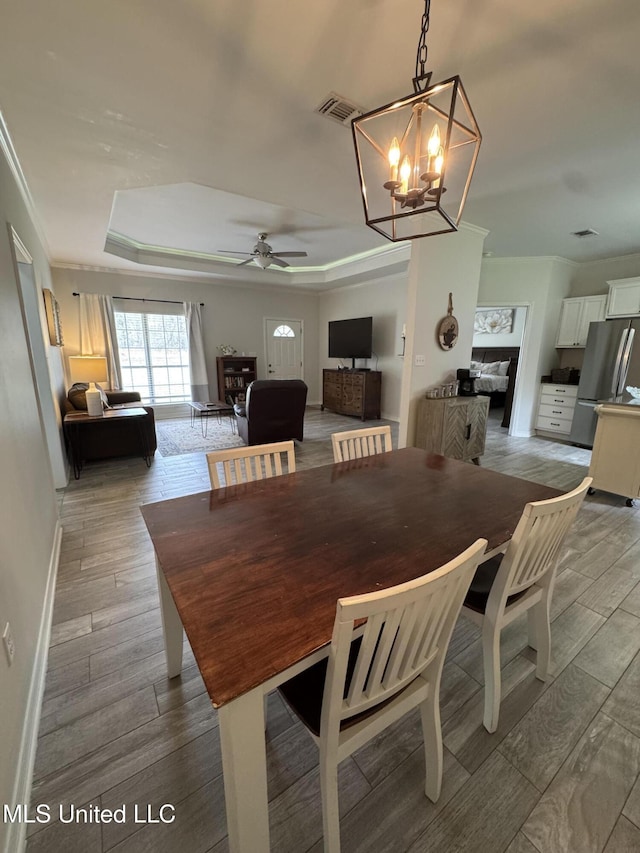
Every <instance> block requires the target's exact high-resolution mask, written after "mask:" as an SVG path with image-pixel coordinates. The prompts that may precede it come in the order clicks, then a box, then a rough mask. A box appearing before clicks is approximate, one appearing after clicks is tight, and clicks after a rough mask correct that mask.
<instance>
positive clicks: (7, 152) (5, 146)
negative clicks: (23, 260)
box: [0, 110, 51, 263]
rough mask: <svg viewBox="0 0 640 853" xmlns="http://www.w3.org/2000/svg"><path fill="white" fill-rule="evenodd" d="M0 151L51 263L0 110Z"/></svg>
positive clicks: (34, 208) (38, 219)
mask: <svg viewBox="0 0 640 853" xmlns="http://www.w3.org/2000/svg"><path fill="white" fill-rule="evenodd" d="M0 150H1V151H2V153H3V154H4V156H5V159H6V161H7V163H8V165H9V169H10V171H11V175H12V177H13V179H14V181H15V182H16V185H17V187H18V192H19V193H20V197H21V198H22V201H23V202H24V205H25V207H26V208H27V214H28V216H29V219H31V222H32V224H33V227H34V229H35V232H36V234H37V235H38V239H39V241H40V243H41V245H42V248H43V250H44V253H45V255H46V258H47V261H48V262H49V263H51V252H50V250H49V244H48V242H47V238H46V237H45V234H44V229H43V228H42V223H41V221H40V217H39V216H38V213H37V210H36V206H35V204H34V201H33V196H32V195H31V190H30V189H29V185H28V184H27V179H26V178H25V175H24V172H23V171H22V166H21V165H20V160H19V159H18V155H17V154H16V149H15V148H14V145H13V140H12V139H11V134H10V133H9V128H8V127H7V123H6V121H5V118H4V115H3V114H2V110H0ZM30 254H31V253H30Z"/></svg>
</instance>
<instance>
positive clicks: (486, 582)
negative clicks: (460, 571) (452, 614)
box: [464, 554, 526, 613]
mask: <svg viewBox="0 0 640 853" xmlns="http://www.w3.org/2000/svg"><path fill="white" fill-rule="evenodd" d="M502 556H503V555H502V554H498V555H497V556H496V557H493V559H491V560H487V562H486V563H480V565H479V566H478V568H477V569H476V573H475V575H474V576H473V580H472V581H471V586H470V587H469V591H468V592H467V595H466V598H465V600H464V606H465V607H468V608H469V609H470V610H475V611H476V613H484V612H485V610H486V609H487V601H488V599H489V593H490V592H491V587H492V586H493V582H494V580H495V579H496V575H497V574H498V569H499V568H500V564H501V563H502ZM525 592H526V589H525V590H523V591H522V592H516V593H515V595H510V596H509V597H508V598H507V606H509V604H513V602H514V601H517V600H518V599H519V598H521V597H522V596H523V595H524V594H525Z"/></svg>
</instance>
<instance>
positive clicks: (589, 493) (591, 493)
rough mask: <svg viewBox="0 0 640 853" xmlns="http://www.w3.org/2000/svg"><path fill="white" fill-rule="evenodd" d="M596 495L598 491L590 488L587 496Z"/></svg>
mask: <svg viewBox="0 0 640 853" xmlns="http://www.w3.org/2000/svg"><path fill="white" fill-rule="evenodd" d="M595 493H596V490H595V489H592V488H591V486H589V488H588V489H587V494H588V495H595Z"/></svg>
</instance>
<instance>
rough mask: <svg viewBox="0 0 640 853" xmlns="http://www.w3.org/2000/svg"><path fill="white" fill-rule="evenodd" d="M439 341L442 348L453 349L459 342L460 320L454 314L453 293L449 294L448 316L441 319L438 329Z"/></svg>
mask: <svg viewBox="0 0 640 853" xmlns="http://www.w3.org/2000/svg"><path fill="white" fill-rule="evenodd" d="M437 335H438V343H439V344H440V346H441V347H442V349H445V350H447V349H453V348H454V346H455V345H456V344H457V343H458V321H457V320H456V318H455V317H454V316H453V300H452V294H451V293H450V294H449V307H448V309H447V316H446V317H445V318H444V319H442V320H440V323H439V325H438V330H437Z"/></svg>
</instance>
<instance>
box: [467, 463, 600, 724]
mask: <svg viewBox="0 0 640 853" xmlns="http://www.w3.org/2000/svg"><path fill="white" fill-rule="evenodd" d="M590 485H591V477H585V478H584V480H583V481H582V482H581V483H580V485H579V486H578V487H577V488H576V489H573V491H571V492H567V493H566V494H564V495H560V496H559V497H557V498H551V499H549V500H546V501H535V502H533V503H528V504H527V505H526V506H525V508H524V512H523V513H522V516H521V518H520V521H519V522H518V526H517V527H516V529H515V531H514V533H513V536H512V538H511V540H510V542H509V544H508V546H507V548H506V550H505V552H504V554H498V555H497V556H496V557H493V558H492V559H490V560H488V561H487V562H485V563H481V565H480V566H479V567H478V570H477V572H476V574H475V577H474V578H473V580H472V581H471V586H470V587H469V592H468V593H467V596H466V598H465V601H464V604H463V606H462V612H463V614H464V615H465V616H467V617H468V618H469V619H471V620H472V621H473V622H475V623H476V624H478V625H480V627H481V628H482V656H483V663H484V719H483V722H484V727H485V728H486V730H487V731H488V732H495V730H496V729H497V727H498V717H499V714H500V694H501V672H500V633H501V631H502V629H503V628H504V627H505V625H508V624H509V623H510V622H513V620H514V619H516V618H517V617H518V616H520V615H521V614H522V613H524V612H525V611H527V616H528V620H529V621H528V630H529V645H530V646H531V647H532V648H534V649H536V677H537V678H539V679H540V680H541V681H546V680H547V676H548V672H549V663H550V659H551V626H550V622H549V608H550V605H551V596H552V593H553V584H554V581H555V574H556V567H557V564H558V556H559V552H560V547H561V545H562V543H563V541H564V538H565V536H566V534H567V533H568V531H569V528H570V527H571V525H572V523H573V521H574V519H575V517H576V515H577V513H578V510H579V509H580V505H581V503H582V501H583V499H584V496H585V494H586V493H587V490H588V488H589V486H590Z"/></svg>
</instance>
